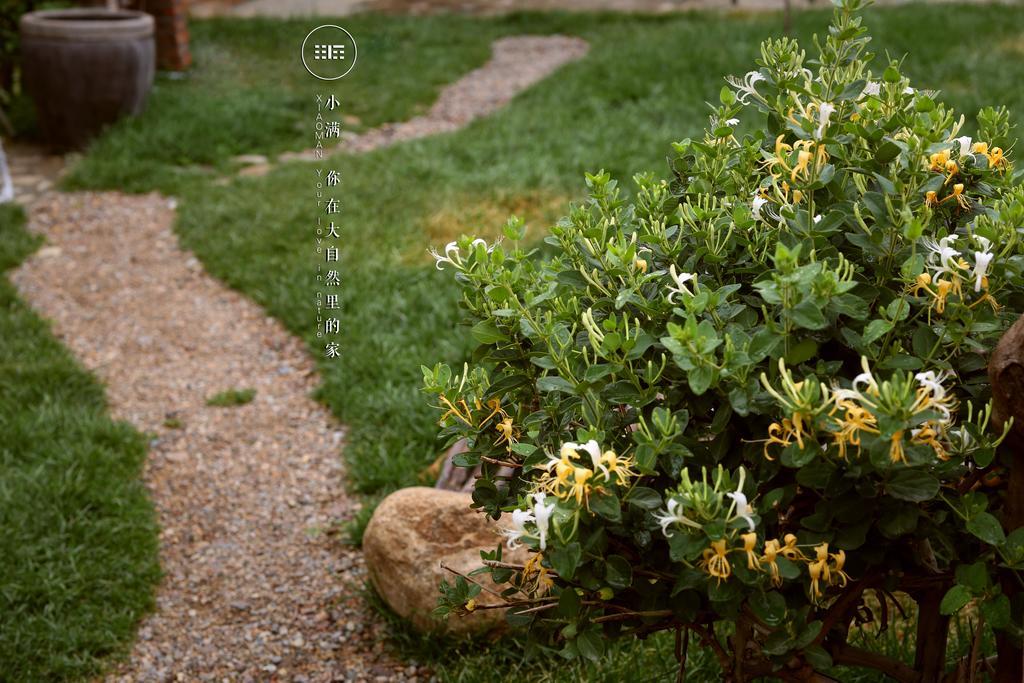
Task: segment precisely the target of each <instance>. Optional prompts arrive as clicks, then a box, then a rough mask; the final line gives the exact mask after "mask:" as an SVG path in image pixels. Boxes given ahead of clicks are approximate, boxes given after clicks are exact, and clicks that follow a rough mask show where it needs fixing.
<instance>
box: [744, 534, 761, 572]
mask: <svg viewBox="0 0 1024 683" xmlns="http://www.w3.org/2000/svg"><path fill="white" fill-rule="evenodd" d="M740 540H742V541H743V552H745V553H746V554H747V568H748V569H753V570H754V571H761V565H760V564H759V563H758V559H757V553H755V552H754V548H756V547H757V534H756V533H754V532H753V531H751V532H750V533H748V534H742V535H740Z"/></svg>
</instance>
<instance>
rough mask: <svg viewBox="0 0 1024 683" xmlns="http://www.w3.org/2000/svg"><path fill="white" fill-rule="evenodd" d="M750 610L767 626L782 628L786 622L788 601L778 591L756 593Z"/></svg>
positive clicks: (752, 597)
mask: <svg viewBox="0 0 1024 683" xmlns="http://www.w3.org/2000/svg"><path fill="white" fill-rule="evenodd" d="M750 609H751V610H752V611H753V612H754V614H755V615H756V616H757V618H758V619H760V620H761V621H763V622H764V623H765V625H767V626H780V625H781V624H782V623H783V622H784V621H785V620H786V599H785V598H784V597H782V594H781V593H777V592H776V591H769V592H767V593H754V595H752V596H750Z"/></svg>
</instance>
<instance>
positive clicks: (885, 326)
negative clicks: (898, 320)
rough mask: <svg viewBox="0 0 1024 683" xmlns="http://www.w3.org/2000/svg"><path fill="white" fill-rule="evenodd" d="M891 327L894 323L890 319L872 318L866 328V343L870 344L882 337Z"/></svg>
mask: <svg viewBox="0 0 1024 683" xmlns="http://www.w3.org/2000/svg"><path fill="white" fill-rule="evenodd" d="M891 329H892V323H891V322H889V321H888V320H872V321H871V322H869V323H868V326H867V327H866V328H864V343H865V344H870V343H871V342H873V341H875V340H876V339H881V338H882V336H883V335H885V334H886V333H887V332H888V331H889V330H891Z"/></svg>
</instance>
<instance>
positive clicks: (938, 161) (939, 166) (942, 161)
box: [928, 150, 949, 173]
mask: <svg viewBox="0 0 1024 683" xmlns="http://www.w3.org/2000/svg"><path fill="white" fill-rule="evenodd" d="M947 161H949V151H948V150H942V151H941V152H936V153H935V154H932V155H931V156H930V157H928V164H929V165H928V169H929V170H931V171H935V172H937V173H941V172H943V171H944V170H945V168H946V162H947Z"/></svg>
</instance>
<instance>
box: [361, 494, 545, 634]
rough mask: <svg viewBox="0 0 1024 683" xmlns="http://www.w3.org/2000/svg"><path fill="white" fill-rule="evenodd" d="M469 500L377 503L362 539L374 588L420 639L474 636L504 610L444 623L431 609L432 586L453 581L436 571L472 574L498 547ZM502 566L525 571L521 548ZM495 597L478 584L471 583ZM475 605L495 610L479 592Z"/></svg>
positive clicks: (437, 497) (439, 497)
mask: <svg viewBox="0 0 1024 683" xmlns="http://www.w3.org/2000/svg"><path fill="white" fill-rule="evenodd" d="M471 502H472V498H471V497H470V494H468V493H462V492H456V491H444V490H440V489H433V488H427V487H421V486H417V487H412V488H407V489H401V490H399V491H396V492H394V493H392V494H391V495H390V496H388V497H387V498H385V499H384V500H383V501H381V503H380V505H379V506H377V509H376V510H375V511H374V513H373V518H372V519H370V523H369V525H368V526H367V527H366V533H365V535H364V536H363V553H364V555H365V557H366V566H367V569H368V570H369V574H370V580H371V581H372V583H373V586H374V588H376V589H377V592H378V593H379V594H380V596H381V597H382V598H383V599H384V601H385V602H386V603H387V604H388V605H389V606H390V607H391V609H393V610H394V611H395V612H396V613H397V614H398V615H399V616H401V617H403V618H405V619H408V620H409V621H411V622H412V624H413V626H415V627H416V628H417V629H418V630H420V631H441V630H444V631H448V632H450V633H456V634H467V633H480V632H483V631H488V630H490V629H493V628H495V627H497V626H500V625H501V624H503V623H504V619H505V610H502V609H490V610H477V611H476V612H474V613H473V614H470V615H468V616H464V617H457V616H452V617H451V618H449V619H448V622H447V623H445V622H443V621H439V620H437V619H436V618H434V617H433V616H432V615H431V612H432V611H433V610H434V608H435V607H436V606H437V597H438V595H439V591H438V584H440V582H441V579H442V578H445V579H447V580H448V581H449V582H454V580H455V575H454V574H452V573H451V572H448V571H445V570H444V569H442V568H441V564H442V563H444V564H445V565H447V566H449V567H451V568H452V569H455V570H458V571H460V572H462V573H463V574H469V572H471V571H473V570H474V569H476V568H478V567H479V566H480V564H481V562H480V551H481V550H492V549H493V548H494V547H495V546H496V545H497V544H498V543H499V542H501V540H502V539H501V536H500V531H499V529H498V527H497V526H496V525H495V524H493V523H492V522H491V521H490V520H489V519H488V518H487V517H486V516H485V515H483V514H481V513H479V512H477V511H475V510H472V509H470V507H469V506H470V503H471ZM503 559H504V560H505V561H509V562H517V563H520V564H521V563H523V562H524V561H525V560H526V548H525V547H523V548H519V549H518V550H517V551H508V550H507V549H506V553H505V554H504V555H503ZM473 578H475V579H476V580H477V581H480V582H481V583H483V584H484V585H487V586H490V587H491V588H494V589H495V590H500V588H498V587H496V586H494V584H492V583H491V582H490V580H489V579H488V578H487V576H486V575H484V576H476V577H473ZM476 601H477V604H482V605H488V604H490V605H493V604H498V603H500V602H501V601H500V599H498V598H497V597H495V596H493V595H491V594H489V593H487V591H481V593H480V595H479V596H477V598H476Z"/></svg>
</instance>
